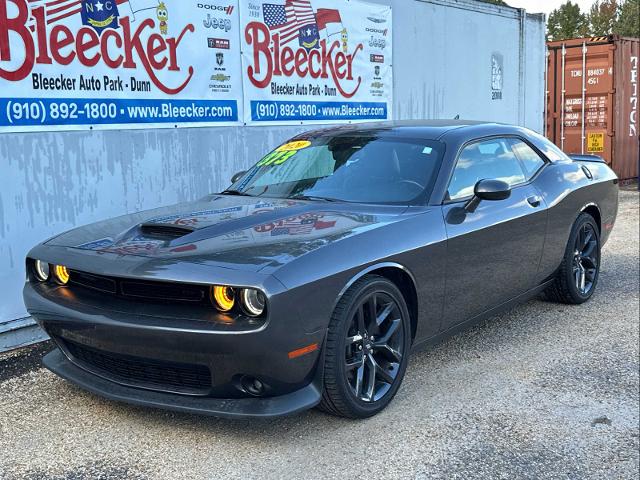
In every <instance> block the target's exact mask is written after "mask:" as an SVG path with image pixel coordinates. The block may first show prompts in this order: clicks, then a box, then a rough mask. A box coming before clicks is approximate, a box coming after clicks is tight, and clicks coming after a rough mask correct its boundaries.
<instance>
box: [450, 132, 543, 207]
mask: <svg viewBox="0 0 640 480" xmlns="http://www.w3.org/2000/svg"><path fill="white" fill-rule="evenodd" d="M533 153H535V152H533ZM534 173H535V172H534ZM526 178H527V177H526V176H525V172H524V171H523V169H522V166H521V164H520V161H519V160H518V158H517V157H516V155H515V153H514V151H513V149H512V145H511V139H508V138H492V139H491V140H484V141H482V142H476V143H472V144H470V145H467V146H466V147H465V148H464V150H462V152H461V153H460V156H459V157H458V162H457V163H456V167H455V169H454V171H453V177H452V178H451V182H450V183H449V189H448V193H447V196H448V199H449V200H460V199H463V198H467V197H470V196H471V195H473V187H474V186H475V185H476V183H478V181H479V180H485V179H491V180H502V181H503V182H507V183H508V184H509V185H511V186H514V185H518V184H520V183H523V182H525V181H526Z"/></svg>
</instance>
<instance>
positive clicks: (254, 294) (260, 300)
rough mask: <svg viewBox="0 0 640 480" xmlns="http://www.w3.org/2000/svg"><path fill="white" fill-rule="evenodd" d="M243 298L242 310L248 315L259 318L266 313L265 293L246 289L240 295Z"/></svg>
mask: <svg viewBox="0 0 640 480" xmlns="http://www.w3.org/2000/svg"><path fill="white" fill-rule="evenodd" d="M240 295H241V297H242V308H243V309H244V311H245V312H246V314H247V315H250V316H252V317H258V316H260V315H262V313H263V312H264V306H265V304H266V303H267V300H266V298H265V297H264V293H262V292H261V291H260V290H255V289H253V288H245V289H244V290H242V293H241V294H240Z"/></svg>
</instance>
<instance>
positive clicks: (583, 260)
mask: <svg viewBox="0 0 640 480" xmlns="http://www.w3.org/2000/svg"><path fill="white" fill-rule="evenodd" d="M599 274H600V230H599V228H598V225H597V224H596V221H595V220H594V218H593V217H592V216H591V215H589V214H587V213H582V214H580V216H579V217H578V219H577V220H576V222H575V223H574V225H573V228H572V229H571V234H570V235H569V241H568V243H567V248H566V250H565V254H564V258H563V260H562V264H561V265H560V268H559V269H558V272H557V273H556V278H555V279H554V281H553V283H552V284H551V285H550V286H549V287H548V288H547V289H546V291H545V295H546V297H547V298H548V299H549V300H553V301H556V302H562V303H570V304H580V303H584V302H586V301H587V300H589V298H591V296H592V295H593V292H594V291H595V289H596V285H597V284H598V276H599Z"/></svg>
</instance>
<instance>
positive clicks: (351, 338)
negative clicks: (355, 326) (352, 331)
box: [347, 333, 362, 346]
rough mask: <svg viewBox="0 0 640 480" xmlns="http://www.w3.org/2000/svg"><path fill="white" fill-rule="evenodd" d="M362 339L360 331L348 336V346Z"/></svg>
mask: <svg viewBox="0 0 640 480" xmlns="http://www.w3.org/2000/svg"><path fill="white" fill-rule="evenodd" d="M360 341H362V335H360V334H359V333H358V334H356V335H354V336H353V337H347V346H349V345H351V344H353V343H357V342H360Z"/></svg>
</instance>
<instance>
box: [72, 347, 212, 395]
mask: <svg viewBox="0 0 640 480" xmlns="http://www.w3.org/2000/svg"><path fill="white" fill-rule="evenodd" d="M61 343H63V345H64V346H65V347H66V349H67V350H68V352H69V353H70V354H71V356H72V357H73V358H74V359H75V360H76V361H77V362H78V363H80V364H81V365H84V366H86V367H87V368H88V369H89V370H92V371H93V372H94V373H97V374H99V375H101V376H104V377H106V378H109V379H112V380H114V381H116V382H120V383H124V384H127V385H132V386H139V387H142V388H149V389H152V390H163V391H172V392H180V393H191V394H206V393H208V391H209V390H211V372H210V371H209V369H208V368H207V367H206V366H204V365H197V364H187V363H172V362H165V361H160V360H150V359H147V358H141V357H134V356H129V355H122V354H118V353H112V352H105V351H102V350H97V349H94V348H91V347H87V346H86V345H81V344H79V343H76V342H72V341H70V340H61Z"/></svg>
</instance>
